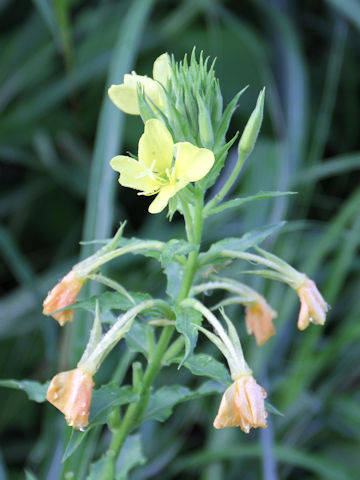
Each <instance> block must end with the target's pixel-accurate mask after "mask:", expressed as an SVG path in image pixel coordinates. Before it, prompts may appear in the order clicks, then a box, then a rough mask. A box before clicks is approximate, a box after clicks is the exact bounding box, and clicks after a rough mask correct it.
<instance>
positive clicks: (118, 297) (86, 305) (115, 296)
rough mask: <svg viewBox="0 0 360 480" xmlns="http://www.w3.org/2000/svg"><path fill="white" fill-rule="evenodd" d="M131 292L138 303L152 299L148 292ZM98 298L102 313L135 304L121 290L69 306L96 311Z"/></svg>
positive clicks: (124, 309) (127, 308)
mask: <svg viewBox="0 0 360 480" xmlns="http://www.w3.org/2000/svg"><path fill="white" fill-rule="evenodd" d="M129 293H130V295H131V297H132V298H133V300H134V302H135V304H136V305H137V304H139V303H141V302H144V301H145V300H150V299H151V296H150V295H149V294H147V293H140V292H129ZM97 300H98V301H99V306H100V312H101V313H104V312H108V311H109V310H121V311H126V310H129V309H130V308H132V307H134V304H133V303H132V302H131V301H130V299H129V298H128V297H127V296H126V295H122V294H121V293H119V292H104V293H101V294H100V295H94V296H92V297H90V298H87V299H85V300H79V301H78V302H76V303H74V304H73V305H71V306H70V307H69V308H81V309H83V310H87V311H90V312H94V311H95V305H96V301H97ZM64 310H66V309H64ZM59 311H61V310H59ZM102 321H103V318H102Z"/></svg>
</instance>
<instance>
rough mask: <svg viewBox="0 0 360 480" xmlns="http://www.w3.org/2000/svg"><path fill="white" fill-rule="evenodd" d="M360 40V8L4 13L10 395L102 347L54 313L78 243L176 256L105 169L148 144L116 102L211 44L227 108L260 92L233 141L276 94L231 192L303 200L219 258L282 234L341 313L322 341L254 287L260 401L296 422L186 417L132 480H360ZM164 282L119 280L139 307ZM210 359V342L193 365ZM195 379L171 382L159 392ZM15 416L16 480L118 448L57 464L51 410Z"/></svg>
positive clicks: (106, 6) (39, 7) (272, 294)
mask: <svg viewBox="0 0 360 480" xmlns="http://www.w3.org/2000/svg"><path fill="white" fill-rule="evenodd" d="M359 29H360V4H359V2H358V1H356V0H327V1H320V2H313V1H310V0H307V1H306V0H305V1H299V0H298V1H296V0H293V1H286V0H272V1H266V0H254V1H249V0H248V1H242V2H238V1H235V0H234V1H225V0H224V1H220V0H189V1H175V0H173V1H172V0H169V1H165V0H162V1H161V0H158V1H155V0H132V1H130V0H129V1H125V0H124V1H118V2H116V1H111V0H103V1H100V0H97V1H96V0H93V1H90V0H87V1H80V0H53V1H50V0H33V2H24V1H21V0H2V1H1V2H0V32H1V34H0V45H1V49H0V52H1V53H0V162H1V163H0V182H1V191H0V216H1V226H0V252H1V256H2V260H1V264H0V277H1V299H0V378H18V379H23V378H30V379H34V380H38V381H46V380H47V379H49V378H50V377H51V376H53V375H54V374H55V372H57V371H59V369H64V368H73V366H74V364H75V362H76V361H77V359H78V358H79V356H78V354H79V351H80V349H81V346H82V344H83V343H84V341H86V333H84V331H81V328H76V327H73V326H71V327H66V329H64V330H60V328H59V327H58V325H57V324H56V323H55V322H54V321H52V320H50V319H49V318H45V317H44V316H43V315H42V313H41V303H42V300H43V298H44V296H45V294H46V292H47V290H48V289H49V288H51V287H52V285H53V284H54V283H56V281H57V280H58V279H59V278H60V277H61V276H62V275H63V274H64V273H66V271H67V270H68V269H69V268H70V267H71V265H72V264H73V263H75V262H76V261H77V260H78V258H79V255H87V254H89V253H90V251H91V247H89V246H87V247H82V249H81V248H80V246H79V241H80V240H82V239H86V240H89V239H94V238H104V237H109V236H110V235H111V233H112V232H113V231H114V228H115V225H116V224H117V223H118V222H119V221H120V220H124V219H127V220H128V227H127V232H126V233H127V235H128V236H130V235H136V236H139V237H140V236H141V237H149V238H159V239H161V240H167V239H169V238H171V237H172V236H176V235H177V234H178V233H179V232H181V229H180V227H181V224H180V223H179V221H178V219H176V218H175V219H174V221H173V222H172V223H171V224H169V223H168V222H167V221H166V218H165V214H161V215H157V216H151V217H150V215H149V214H147V205H148V203H149V201H148V199H147V198H144V197H138V196H137V195H136V194H135V192H133V191H131V190H126V189H122V188H120V187H119V186H118V184H117V182H116V177H117V175H116V174H114V172H112V171H111V169H110V168H109V166H108V162H109V160H110V159H111V157H112V156H114V155H115V154H118V153H120V152H126V151H132V152H136V150H137V142H138V138H139V135H140V134H141V132H142V128H143V126H142V122H141V120H140V119H139V118H138V117H131V118H130V117H125V115H124V114H122V113H121V112H120V111H118V110H117V109H116V108H115V107H114V106H113V105H112V104H111V103H110V101H109V100H108V99H107V97H106V91H107V88H108V87H109V86H110V84H111V83H121V82H122V76H123V74H124V73H127V72H129V71H131V70H133V69H136V71H137V72H138V73H140V74H148V75H151V68H152V63H153V61H154V59H155V58H156V57H157V56H158V55H160V54H161V53H163V52H164V51H167V52H169V53H174V55H175V57H176V58H177V59H180V58H182V57H183V56H184V54H185V53H190V52H191V50H192V48H193V46H196V47H197V51H198V52H199V51H201V50H204V53H205V55H209V56H210V57H211V58H214V57H217V61H216V73H217V76H218V77H219V79H220V84H221V86H222V91H223V96H224V100H225V102H228V101H229V100H230V99H231V98H232V96H233V95H234V94H235V93H236V92H237V91H239V90H240V89H241V88H243V87H244V86H245V85H247V84H249V85H250V88H249V89H248V90H247V92H246V93H245V94H244V95H243V96H242V97H241V101H240V105H239V108H238V111H237V112H236V114H235V116H234V119H233V122H232V125H231V133H235V131H236V130H238V129H239V130H241V129H242V128H243V126H244V122H245V121H246V119H247V117H248V115H249V114H250V112H251V110H252V108H253V106H254V104H255V100H256V97H257V94H258V92H259V90H260V88H261V87H262V86H264V85H265V86H266V91H267V98H266V111H265V119H264V124H263V128H262V132H261V135H260V139H259V142H258V145H257V147H256V149H255V151H254V153H253V155H252V156H251V158H250V161H249V162H248V164H247V166H246V169H245V171H244V172H243V175H242V176H241V178H240V180H239V184H238V187H237V191H236V192H234V193H236V194H237V195H246V194H252V193H256V192H258V191H259V190H277V189H278V190H294V191H297V192H298V195H297V196H291V197H279V198H277V199H272V200H267V201H265V200H262V201H258V202H255V203H253V204H251V205H246V206H245V207H243V208H242V209H241V210H238V211H235V212H234V211H231V212H230V213H226V214H222V215H217V216H214V217H213V219H211V221H209V223H208V225H207V228H206V231H205V240H206V243H209V242H210V241H213V240H218V239H219V238H222V237H224V236H227V235H232V236H235V235H241V234H243V233H244V232H246V231H248V230H250V229H252V228H255V227H259V226H261V225H264V224H270V223H274V222H277V221H280V220H282V219H286V220H287V222H288V223H287V224H286V226H285V227H284V228H283V230H282V232H281V233H280V234H279V235H278V236H277V237H275V236H274V237H272V238H271V240H270V241H268V242H267V244H266V245H265V247H266V248H268V249H271V250H272V251H274V252H275V253H276V254H278V255H280V256H283V258H284V259H286V260H287V261H289V262H290V263H292V264H293V265H294V266H295V267H296V268H298V269H299V270H301V271H305V272H306V273H307V274H308V275H309V276H312V277H313V278H314V279H315V280H316V282H317V283H318V285H319V287H320V289H321V291H322V293H323V295H324V297H325V298H326V300H327V301H328V302H329V303H330V304H331V306H332V309H331V311H330V314H329V320H328V323H327V325H326V327H325V328H323V329H321V328H318V327H314V326H312V327H310V328H309V329H308V330H307V331H305V332H299V331H297V329H296V318H297V312H298V301H297V297H296V294H295V293H294V292H292V291H289V290H288V289H285V288H284V287H283V286H281V285H278V284H273V283H268V282H263V281H260V279H249V278H246V280H247V281H251V282H252V284H253V285H254V286H255V287H257V288H259V289H260V290H261V291H262V292H265V293H266V295H267V297H268V299H269V301H270V303H271V305H272V306H273V308H275V309H276V310H278V313H279V315H278V318H277V319H276V327H277V335H276V336H275V337H273V338H272V339H271V340H270V341H269V342H268V344H267V345H266V346H263V347H261V348H260V349H259V348H258V347H256V345H255V342H254V340H253V338H247V336H246V333H245V330H244V326H243V312H242V311H241V310H240V309H233V310H232V311H231V310H230V313H231V315H232V318H234V319H236V317H238V318H239V321H238V323H237V324H238V326H239V330H240V333H241V334H242V338H244V348H245V353H246V356H247V359H248V361H249V363H250V365H251V366H252V367H253V370H254V373H255V375H256V377H257V378H258V380H259V383H261V384H262V385H264V387H265V388H266V390H267V391H268V394H269V400H270V402H271V404H272V405H274V406H276V408H278V409H279V410H280V411H281V412H283V413H284V416H282V417H281V416H274V415H271V416H270V422H269V428H268V429H267V430H264V431H253V432H252V433H251V434H249V435H245V434H243V433H242V432H241V431H240V430H239V429H227V430H222V431H216V430H214V429H213V427H212V421H213V418H214V415H215V413H216V408H217V406H218V403H219V401H220V398H206V399H204V400H203V401H199V400H196V401H193V402H190V403H186V404H184V405H181V406H178V407H177V408H176V409H175V412H174V415H173V417H172V418H171V419H170V420H168V421H167V422H166V423H165V424H160V423H154V422H146V423H145V424H144V425H143V426H142V428H141V434H142V438H143V450H144V455H145V456H146V457H147V458H148V459H149V461H148V463H147V464H145V465H143V466H139V467H137V468H136V469H135V470H134V471H133V473H132V474H131V478H132V479H137V480H143V479H147V478H149V479H152V478H161V479H165V480H166V479H183V478H186V479H201V480H217V479H219V480H222V479H226V480H232V479H234V480H236V479H238V478H244V479H246V480H252V479H259V478H262V479H265V480H275V479H276V478H281V479H303V478H309V479H310V478H314V479H318V478H320V479H327V480H328V479H334V480H341V479H357V478H359V472H360V456H359V451H360V388H359V385H360V348H359V340H360V318H359V317H360V296H359V291H360V276H359V270H360V260H359V242H360V188H359V179H360V173H359V170H360V139H359V118H360V70H359V61H360V35H359ZM229 166H230V167H231V155H230V158H229V164H228V167H225V170H226V168H229ZM180 234H182V233H180ZM155 265H156V264H155V262H154V263H152V261H149V260H146V261H144V260H142V259H141V258H139V257H129V258H127V257H126V258H124V259H122V260H121V261H118V262H116V265H114V267H113V274H114V275H116V276H117V277H118V278H119V279H120V280H121V281H122V282H123V283H124V285H126V286H127V287H128V288H130V289H138V290H141V291H148V290H149V291H151V292H158V293H159V292H162V289H163V287H164V280H163V279H162V278H161V277H160V275H159V271H158V267H157V266H155ZM242 268H243V266H239V265H236V266H234V267H232V272H233V273H236V269H238V270H241V269H242ZM79 325H80V323H79ZM123 348H124V347H119V348H118V349H117V350H116V351H115V352H113V354H112V355H111V356H110V358H109V359H108V360H107V362H106V364H105V365H104V368H103V369H102V370H101V372H99V374H98V377H97V378H96V383H97V384H101V382H102V381H105V380H108V378H109V376H110V373H111V371H112V369H113V368H114V367H115V366H116V364H117V362H118V359H119V355H120V354H121V353H123ZM208 349H210V347H209V346H208V345H207V344H206V343H205V342H204V343H203V344H202V345H199V346H198V349H197V351H199V352H200V351H206V350H208ZM179 379H180V380H179ZM197 381H198V379H194V378H192V377H191V375H190V374H189V373H188V372H187V371H184V369H182V370H181V371H180V372H178V371H177V370H176V369H175V368H169V369H166V370H165V371H164V373H163V375H162V376H161V378H160V379H159V380H158V383H159V384H166V383H169V384H173V383H179V382H181V383H184V384H188V385H190V386H193V385H195V384H196V382H197ZM0 404H1V408H0V445H1V447H0V479H1V480H10V479H11V480H13V479H14V480H15V479H22V478H24V475H25V473H24V469H27V470H28V474H27V475H28V477H27V478H29V479H34V478H38V479H50V480H57V479H71V478H73V479H75V480H81V479H83V478H85V477H86V470H87V466H88V463H89V461H90V460H91V459H96V458H98V456H99V455H100V454H101V453H102V452H103V451H104V449H105V447H106V445H107V443H108V441H109V437H108V436H107V432H106V431H105V430H104V431H103V432H94V434H92V435H89V438H88V439H87V442H84V443H85V445H84V446H83V447H82V448H81V449H79V452H78V453H77V454H76V455H74V457H72V458H71V459H70V460H69V461H68V462H66V463H65V464H61V463H60V459H61V454H62V449H63V441H64V436H66V435H68V433H67V432H66V431H65V428H64V421H63V418H62V417H61V415H60V414H58V413H57V412H56V411H55V409H54V408H53V407H51V406H49V405H45V404H37V403H34V402H30V401H29V400H28V398H27V397H26V396H25V395H24V394H23V393H22V392H17V391H13V390H5V389H1V390H0ZM95 433H96V435H95ZM30 472H32V474H31V473H30ZM70 472H74V474H73V476H71V475H70ZM31 475H33V476H31Z"/></svg>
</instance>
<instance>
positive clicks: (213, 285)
mask: <svg viewBox="0 0 360 480" xmlns="http://www.w3.org/2000/svg"><path fill="white" fill-rule="evenodd" d="M214 289H221V290H227V291H229V292H233V293H237V294H238V295H239V297H241V299H243V303H244V304H246V303H252V302H255V301H256V300H257V299H258V297H259V294H258V293H257V292H256V291H255V290H253V289H252V288H250V287H248V286H247V285H245V284H243V283H240V282H227V281H212V282H206V283H201V284H199V285H196V286H195V287H193V288H192V290H191V292H192V293H193V294H195V295H196V294H198V293H202V292H206V291H208V290H214Z"/></svg>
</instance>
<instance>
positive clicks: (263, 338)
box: [245, 296, 276, 346]
mask: <svg viewBox="0 0 360 480" xmlns="http://www.w3.org/2000/svg"><path fill="white" fill-rule="evenodd" d="M275 317H276V312H275V311H274V310H273V309H272V308H271V307H270V306H269V305H268V304H267V303H266V300H265V298H264V297H261V296H260V297H259V300H258V301H257V302H256V303H254V304H253V305H249V306H247V307H246V309H245V322H246V330H247V332H248V334H249V335H251V334H252V333H253V334H254V336H255V340H256V343H257V344H258V345H259V346H261V345H263V344H264V343H265V342H267V341H268V340H269V338H270V337H271V336H272V335H275V327H274V325H273V321H272V319H273V318H275Z"/></svg>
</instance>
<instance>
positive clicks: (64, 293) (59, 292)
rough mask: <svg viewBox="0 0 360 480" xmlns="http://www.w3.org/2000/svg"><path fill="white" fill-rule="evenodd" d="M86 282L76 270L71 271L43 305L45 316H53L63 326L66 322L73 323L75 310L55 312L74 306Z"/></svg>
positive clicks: (49, 294) (50, 293)
mask: <svg viewBox="0 0 360 480" xmlns="http://www.w3.org/2000/svg"><path fill="white" fill-rule="evenodd" d="M85 280H86V278H85V277H81V276H79V275H78V274H77V273H76V271H75V270H74V269H72V270H70V272H69V273H67V274H66V275H65V276H64V277H63V278H62V280H60V282H59V283H58V284H57V285H55V287H54V288H53V289H52V290H51V291H50V292H49V293H48V295H47V297H46V298H45V300H44V303H43V314H44V315H51V316H53V317H54V318H55V320H57V321H58V322H59V324H60V325H61V326H63V325H64V324H65V323H66V322H71V321H72V319H73V317H74V310H65V311H63V312H59V313H53V312H56V311H57V310H60V309H62V308H65V307H68V306H69V305H71V304H73V303H74V302H75V301H76V299H77V296H78V294H79V292H80V290H81V287H82V286H83V283H84V282H85Z"/></svg>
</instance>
